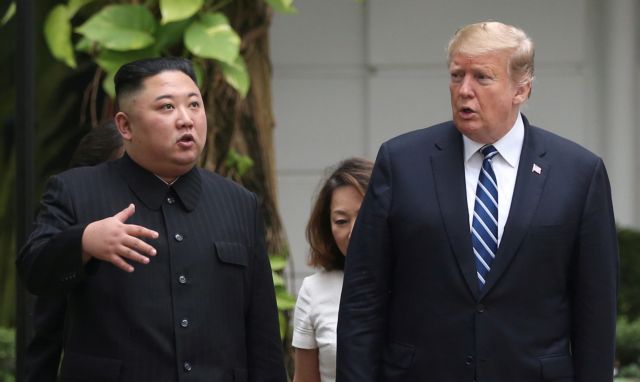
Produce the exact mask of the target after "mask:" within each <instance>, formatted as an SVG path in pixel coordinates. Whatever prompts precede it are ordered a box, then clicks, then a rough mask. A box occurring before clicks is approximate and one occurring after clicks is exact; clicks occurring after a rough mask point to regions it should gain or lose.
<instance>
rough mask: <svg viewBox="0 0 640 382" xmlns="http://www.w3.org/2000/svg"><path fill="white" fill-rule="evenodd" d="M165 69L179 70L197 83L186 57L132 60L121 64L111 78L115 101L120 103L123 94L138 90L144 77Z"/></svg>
mask: <svg viewBox="0 0 640 382" xmlns="http://www.w3.org/2000/svg"><path fill="white" fill-rule="evenodd" d="M166 71H180V72H182V73H184V74H186V75H187V76H189V77H190V78H191V79H192V80H193V82H195V83H197V81H196V74H195V72H194V71H193V66H192V65H191V61H189V60H187V59H186V58H182V57H161V58H147V59H144V60H138V61H133V62H130V63H128V64H124V65H122V66H121V67H120V69H118V71H117V72H116V75H115V77H114V79H113V82H114V84H115V86H116V101H117V102H116V103H117V104H118V105H120V99H121V98H122V97H123V96H124V95H126V94H130V93H133V92H135V91H137V90H139V89H140V88H141V87H142V82H143V81H144V80H145V79H146V78H148V77H151V76H155V75H156V74H158V73H162V72H166Z"/></svg>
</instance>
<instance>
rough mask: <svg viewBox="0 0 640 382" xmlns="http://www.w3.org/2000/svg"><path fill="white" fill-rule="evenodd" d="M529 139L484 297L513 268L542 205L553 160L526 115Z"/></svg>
mask: <svg viewBox="0 0 640 382" xmlns="http://www.w3.org/2000/svg"><path fill="white" fill-rule="evenodd" d="M523 121H524V125H525V138H524V142H523V146H522V153H521V154H520V164H519V165H518V174H517V177H516V184H515V188H514V190H513V198H512V200H511V207H510V209H509V217H508V218H507V222H506V224H505V227H504V232H503V234H502V239H501V241H500V247H499V248H498V253H497V254H496V258H495V260H494V261H493V265H492V266H491V271H490V272H489V274H488V276H487V282H486V284H485V286H484V288H482V293H481V296H480V298H482V297H483V296H484V295H486V294H487V293H488V292H489V290H491V288H492V287H493V286H494V285H495V284H496V282H497V281H498V280H499V279H500V277H501V276H502V274H503V273H504V272H505V271H506V269H507V268H508V267H509V264H510V263H511V261H512V260H513V258H514V256H515V255H516V253H517V251H518V247H519V246H520V244H521V243H522V240H523V239H524V237H525V235H526V233H527V231H528V230H529V226H530V224H531V219H532V218H533V215H534V213H535V211H536V209H537V207H538V202H539V201H540V197H541V195H542V190H543V189H544V185H545V182H546V180H547V176H548V174H549V171H550V170H551V168H550V165H549V163H548V162H547V161H546V160H545V159H544V155H545V153H546V151H545V147H544V145H543V144H542V142H540V141H539V139H538V134H536V131H535V128H532V127H531V126H530V125H529V122H528V121H527V119H526V118H524V116H523Z"/></svg>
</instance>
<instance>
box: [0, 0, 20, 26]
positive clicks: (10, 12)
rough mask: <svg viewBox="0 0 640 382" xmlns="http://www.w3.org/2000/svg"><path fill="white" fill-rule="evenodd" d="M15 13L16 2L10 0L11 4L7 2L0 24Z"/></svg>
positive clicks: (6, 21) (4, 22)
mask: <svg viewBox="0 0 640 382" xmlns="http://www.w3.org/2000/svg"><path fill="white" fill-rule="evenodd" d="M15 14H16V2H15V1H12V2H11V4H9V7H8V8H7V11H6V12H5V13H4V16H2V20H1V21H0V25H5V24H6V23H8V22H9V20H11V19H12V18H13V16H14V15H15Z"/></svg>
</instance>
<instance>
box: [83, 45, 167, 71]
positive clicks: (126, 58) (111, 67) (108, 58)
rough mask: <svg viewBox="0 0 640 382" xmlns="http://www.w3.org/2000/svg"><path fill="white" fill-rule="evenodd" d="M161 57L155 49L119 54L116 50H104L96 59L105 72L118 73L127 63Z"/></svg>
mask: <svg viewBox="0 0 640 382" xmlns="http://www.w3.org/2000/svg"><path fill="white" fill-rule="evenodd" d="M158 56H159V55H158V54H157V53H156V52H155V50H154V49H153V48H146V49H140V50H130V51H127V52H118V51H115V50H109V49H103V50H102V51H100V53H99V54H98V56H97V57H96V64H98V65H99V66H100V67H101V68H102V70H104V71H105V72H113V73H115V72H117V71H118V69H120V67H121V66H122V65H124V64H126V63H129V62H131V61H136V60H142V59H143V58H152V57H158Z"/></svg>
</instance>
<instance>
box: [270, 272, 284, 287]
mask: <svg viewBox="0 0 640 382" xmlns="http://www.w3.org/2000/svg"><path fill="white" fill-rule="evenodd" d="M271 278H272V279H273V285H274V286H284V284H285V283H284V278H283V277H282V276H280V275H279V274H277V273H275V272H271Z"/></svg>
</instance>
